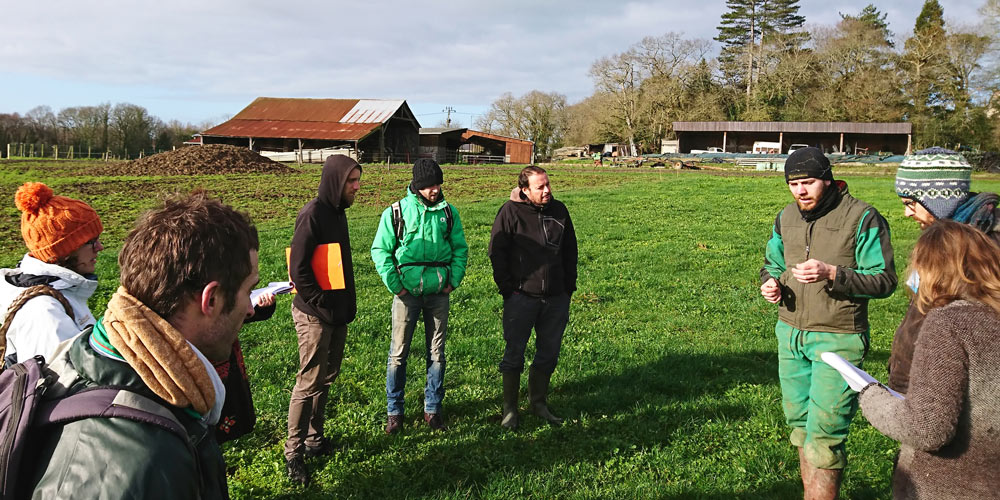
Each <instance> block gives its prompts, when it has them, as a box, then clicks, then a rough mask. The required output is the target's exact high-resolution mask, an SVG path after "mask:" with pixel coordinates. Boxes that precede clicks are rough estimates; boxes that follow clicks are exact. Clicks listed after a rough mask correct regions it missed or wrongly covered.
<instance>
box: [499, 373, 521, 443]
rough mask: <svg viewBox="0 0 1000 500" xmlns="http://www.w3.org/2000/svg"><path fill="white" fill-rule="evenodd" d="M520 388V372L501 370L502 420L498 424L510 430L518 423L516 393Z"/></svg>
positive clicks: (515, 427)
mask: <svg viewBox="0 0 1000 500" xmlns="http://www.w3.org/2000/svg"><path fill="white" fill-rule="evenodd" d="M520 390H521V374H520V373H517V372H503V420H501V421H500V425H501V426H503V427H505V428H507V429H510V430H514V429H517V425H518V423H519V422H518V420H519V416H518V414H517V393H518V391H520Z"/></svg>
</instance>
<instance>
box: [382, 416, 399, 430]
mask: <svg viewBox="0 0 1000 500" xmlns="http://www.w3.org/2000/svg"><path fill="white" fill-rule="evenodd" d="M402 427H403V416H402V415H389V418H387V419H386V421H385V433H386V434H395V433H397V432H399V429H401V428H402Z"/></svg>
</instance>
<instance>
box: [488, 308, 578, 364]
mask: <svg viewBox="0 0 1000 500" xmlns="http://www.w3.org/2000/svg"><path fill="white" fill-rule="evenodd" d="M568 322H569V295H568V294H562V295H553V296H551V297H531V296H529V295H525V294H523V293H518V292H515V293H512V294H511V295H510V296H509V297H507V299H506V300H504V302H503V339H504V341H505V342H506V344H507V345H506V347H505V348H504V351H503V359H502V360H501V361H500V371H501V372H515V373H521V372H522V371H524V349H525V348H526V347H527V345H528V338H529V337H531V329H532V328H534V329H535V359H534V361H532V362H531V366H532V368H534V369H536V370H538V371H541V372H543V373H552V372H553V371H555V369H556V364H557V363H558V362H559V349H560V348H561V347H562V337H563V331H565V330H566V323H568Z"/></svg>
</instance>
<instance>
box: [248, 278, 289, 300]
mask: <svg viewBox="0 0 1000 500" xmlns="http://www.w3.org/2000/svg"><path fill="white" fill-rule="evenodd" d="M290 291H292V282H291V281H272V282H270V283H268V284H267V286H265V287H263V288H258V289H256V290H253V291H252V292H250V303H251V304H256V303H257V297H260V296H261V295H263V294H265V293H273V294H275V295H280V294H283V293H288V292H290Z"/></svg>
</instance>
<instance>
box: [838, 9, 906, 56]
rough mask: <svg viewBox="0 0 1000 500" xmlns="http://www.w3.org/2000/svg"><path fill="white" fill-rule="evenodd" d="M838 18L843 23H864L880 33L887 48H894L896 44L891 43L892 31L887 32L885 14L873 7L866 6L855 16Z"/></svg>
mask: <svg viewBox="0 0 1000 500" xmlns="http://www.w3.org/2000/svg"><path fill="white" fill-rule="evenodd" d="M840 18H841V19H843V20H845V21H847V20H854V21H859V22H861V23H864V24H865V25H867V26H870V27H871V28H873V29H875V30H877V31H879V32H881V33H882V37H883V38H884V39H885V43H886V45H888V46H889V47H895V46H896V43H895V42H893V41H892V37H893V33H892V31H889V23H888V22H886V13H885V12H879V10H878V9H877V8H876V7H875V5H873V4H868V6H867V7H865V8H863V9H861V12H859V13H858V15H856V16H852V15H849V14H840Z"/></svg>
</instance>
